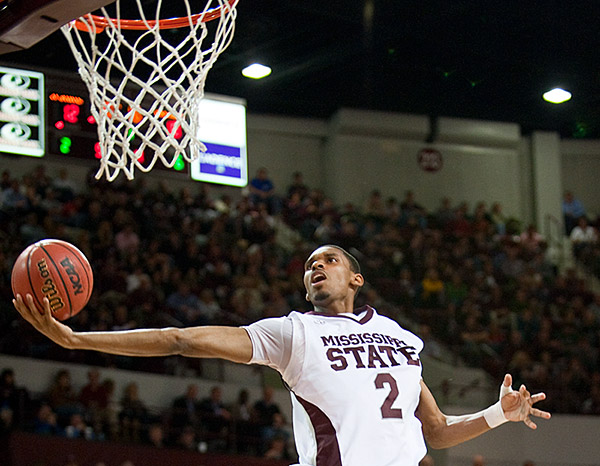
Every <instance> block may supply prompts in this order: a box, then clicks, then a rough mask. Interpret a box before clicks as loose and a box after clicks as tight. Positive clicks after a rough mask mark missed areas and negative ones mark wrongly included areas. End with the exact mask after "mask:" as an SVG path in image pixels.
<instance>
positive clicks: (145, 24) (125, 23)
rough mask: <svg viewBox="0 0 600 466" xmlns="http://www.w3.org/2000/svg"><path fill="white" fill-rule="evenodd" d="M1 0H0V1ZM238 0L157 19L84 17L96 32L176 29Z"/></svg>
mask: <svg viewBox="0 0 600 466" xmlns="http://www.w3.org/2000/svg"><path fill="white" fill-rule="evenodd" d="M1 1H2V0H0V2H1ZM237 2H238V0H227V3H226V4H225V5H223V6H219V7H217V8H212V9H210V10H206V11H203V12H202V13H197V14H193V15H190V16H182V17H178V18H167V19H159V20H143V19H114V18H108V17H105V16H99V15H92V14H88V15H85V19H86V20H87V21H89V22H90V23H93V24H94V25H95V26H96V32H102V31H104V29H105V28H106V27H116V28H119V29H125V30H130V31H143V30H147V29H154V28H155V27H156V25H157V24H158V28H159V29H176V28H183V27H189V26H190V24H196V23H197V22H202V23H206V22H208V21H212V20H213V19H217V18H219V17H220V16H221V14H223V13H227V12H228V11H229V10H232V9H233V8H235V6H236V4H237ZM74 26H75V28H77V29H79V30H80V31H88V30H89V24H88V23H86V22H85V21H82V20H81V18H79V19H76V20H75V21H74Z"/></svg>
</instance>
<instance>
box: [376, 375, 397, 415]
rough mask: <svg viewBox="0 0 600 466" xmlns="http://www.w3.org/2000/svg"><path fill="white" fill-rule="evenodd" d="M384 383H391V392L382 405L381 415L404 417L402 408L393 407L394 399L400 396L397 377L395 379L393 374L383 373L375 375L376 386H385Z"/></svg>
mask: <svg viewBox="0 0 600 466" xmlns="http://www.w3.org/2000/svg"><path fill="white" fill-rule="evenodd" d="M384 385H389V387H390V393H388V396H387V398H386V399H385V401H384V402H383V404H382V405H381V416H382V417H383V418H384V419H385V418H396V419H402V410H401V409H400V408H392V405H393V404H394V401H396V398H398V395H399V393H400V392H399V391H398V384H397V383H396V379H394V378H393V377H392V376H391V374H388V373H383V374H377V377H375V388H377V389H379V388H383V386H384Z"/></svg>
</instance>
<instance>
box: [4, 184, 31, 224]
mask: <svg viewBox="0 0 600 466" xmlns="http://www.w3.org/2000/svg"><path fill="white" fill-rule="evenodd" d="M28 208H29V202H28V200H27V197H26V196H25V195H24V194H23V193H21V186H20V183H19V181H18V180H16V179H14V180H12V181H11V183H10V186H9V187H8V188H6V189H4V190H3V191H2V193H0V210H4V211H5V212H6V213H7V214H10V215H19V214H22V213H23V212H26V211H27V209H28Z"/></svg>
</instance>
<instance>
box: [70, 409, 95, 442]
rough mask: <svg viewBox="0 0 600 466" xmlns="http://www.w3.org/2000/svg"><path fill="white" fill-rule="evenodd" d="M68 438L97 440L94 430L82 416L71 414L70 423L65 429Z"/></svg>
mask: <svg viewBox="0 0 600 466" xmlns="http://www.w3.org/2000/svg"><path fill="white" fill-rule="evenodd" d="M65 436H66V437H67V438H83V439H85V440H96V438H95V436H94V429H92V428H91V427H90V426H88V425H87V423H86V422H85V420H84V419H83V416H82V415H81V414H78V413H75V414H71V417H70V419H69V423H68V424H67V426H66V427H65Z"/></svg>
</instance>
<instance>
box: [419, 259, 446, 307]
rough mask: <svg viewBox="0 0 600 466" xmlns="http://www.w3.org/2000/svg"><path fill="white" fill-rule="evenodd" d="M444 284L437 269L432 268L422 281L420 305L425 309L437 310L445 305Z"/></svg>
mask: <svg viewBox="0 0 600 466" xmlns="http://www.w3.org/2000/svg"><path fill="white" fill-rule="evenodd" d="M444 291H445V287H444V282H443V281H442V280H441V279H440V275H439V272H438V270H437V269H436V268H434V267H430V268H428V269H427V271H426V272H425V276H424V277H423V280H422V281H421V294H420V304H421V306H423V307H425V308H437V307H441V306H442V305H443V304H444V297H445V296H444Z"/></svg>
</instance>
